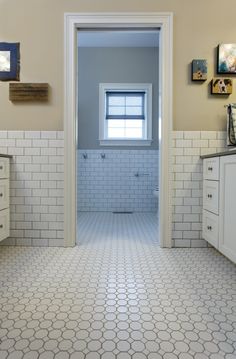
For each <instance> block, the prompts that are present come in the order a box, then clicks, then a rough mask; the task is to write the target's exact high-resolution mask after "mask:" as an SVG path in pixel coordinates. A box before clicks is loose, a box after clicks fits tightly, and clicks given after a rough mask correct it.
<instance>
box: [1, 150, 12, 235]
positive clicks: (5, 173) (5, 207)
mask: <svg viewBox="0 0 236 359" xmlns="http://www.w3.org/2000/svg"><path fill="white" fill-rule="evenodd" d="M9 162H10V160H9V158H4V157H1V156H0V241H2V240H3V239H5V238H7V237H9V232H10V225H9V222H10V214H9V177H10V176H9V174H10V172H9V167H10V163H9Z"/></svg>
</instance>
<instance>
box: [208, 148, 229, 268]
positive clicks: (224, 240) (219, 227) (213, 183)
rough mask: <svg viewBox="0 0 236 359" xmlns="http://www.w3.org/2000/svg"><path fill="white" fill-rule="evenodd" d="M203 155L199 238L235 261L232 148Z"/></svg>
mask: <svg viewBox="0 0 236 359" xmlns="http://www.w3.org/2000/svg"><path fill="white" fill-rule="evenodd" d="M234 152H235V153H232V152H225V153H224V152H222V153H221V154H219V156H218V157H212V158H204V157H208V156H210V155H207V156H203V218H202V233H203V235H202V236H203V238H204V239H205V240H206V241H207V242H209V243H210V244H211V245H212V246H214V247H215V248H216V249H218V250H219V251H220V252H221V253H223V254H224V255H225V256H227V257H228V258H229V259H230V260H232V261H233V262H234V263H236V151H234Z"/></svg>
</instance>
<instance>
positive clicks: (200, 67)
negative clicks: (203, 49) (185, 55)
mask: <svg viewBox="0 0 236 359" xmlns="http://www.w3.org/2000/svg"><path fill="white" fill-rule="evenodd" d="M206 80H207V60H205V59H194V60H192V81H206Z"/></svg>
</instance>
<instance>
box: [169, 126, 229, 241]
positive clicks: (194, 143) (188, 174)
mask: <svg viewBox="0 0 236 359" xmlns="http://www.w3.org/2000/svg"><path fill="white" fill-rule="evenodd" d="M225 147H226V132H224V131H219V132H218V131H174V132H173V235H172V238H173V245H174V246H175V247H205V246H207V243H206V242H205V241H204V240H203V239H202V232H201V227H202V183H203V182H202V176H203V175H202V160H201V159H200V155H205V154H208V153H214V152H220V151H223V150H225V149H226V148H225Z"/></svg>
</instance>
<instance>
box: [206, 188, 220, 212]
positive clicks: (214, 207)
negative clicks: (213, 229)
mask: <svg viewBox="0 0 236 359" xmlns="http://www.w3.org/2000/svg"><path fill="white" fill-rule="evenodd" d="M203 209H206V210H207V211H210V212H213V213H215V214H219V182H218V181H203Z"/></svg>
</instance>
